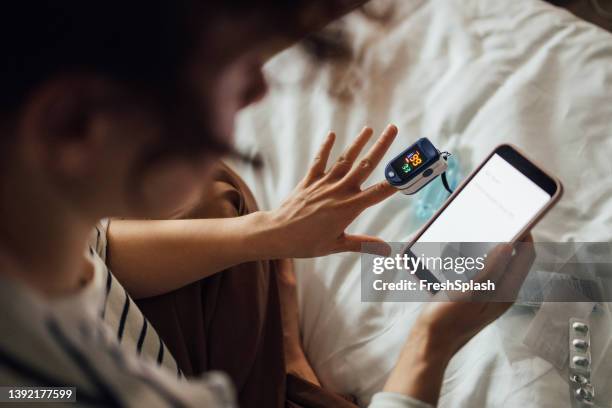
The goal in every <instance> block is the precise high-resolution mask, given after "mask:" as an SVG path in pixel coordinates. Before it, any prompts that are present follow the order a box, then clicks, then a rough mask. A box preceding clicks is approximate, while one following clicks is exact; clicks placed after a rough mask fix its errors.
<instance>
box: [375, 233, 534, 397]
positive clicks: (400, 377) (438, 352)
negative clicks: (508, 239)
mask: <svg viewBox="0 0 612 408" xmlns="http://www.w3.org/2000/svg"><path fill="white" fill-rule="evenodd" d="M514 249H515V254H514V255H512V250H513V247H512V246H511V245H509V244H508V245H500V246H497V247H496V248H495V249H494V250H493V251H491V253H490V254H489V255H488V257H487V262H486V263H485V268H484V270H483V271H482V273H481V276H479V277H478V279H477V280H478V281H485V280H491V281H492V282H494V283H495V291H494V292H493V293H490V294H489V295H488V296H487V297H486V299H485V298H480V299H479V297H480V296H478V295H474V294H467V295H464V296H465V298H464V299H458V300H456V301H452V302H449V301H438V302H431V303H428V304H426V305H425V308H424V310H423V311H422V312H421V314H420V315H419V317H418V319H417V320H416V322H415V324H414V327H413V329H412V331H411V332H410V335H409V336H408V339H407V341H406V344H405V345H404V348H403V350H402V353H401V355H400V358H399V360H398V363H397V365H396V367H395V369H394V370H393V372H392V373H391V376H390V377H389V379H388V381H387V384H386V385H385V391H389V392H396V393H400V394H404V395H408V396H411V397H414V398H416V399H419V400H421V401H424V402H428V403H430V404H434V405H435V404H436V403H437V400H438V396H439V393H440V387H441V385H442V379H443V375H444V370H445V368H446V365H447V364H448V362H449V360H450V359H451V357H452V356H453V355H454V354H455V353H456V352H457V351H458V350H459V349H460V348H461V347H463V345H465V343H467V342H468V341H469V340H470V339H471V338H472V337H474V335H476V334H477V333H478V332H480V331H481V330H482V329H483V328H484V327H486V326H487V325H488V324H489V323H491V322H493V321H494V320H495V319H497V318H498V317H499V316H501V315H502V314H503V313H504V312H506V311H507V310H508V309H509V308H510V306H512V303H513V301H514V300H515V299H516V295H517V293H518V291H519V289H520V288H521V285H522V283H523V281H524V279H525V276H526V275H527V273H528V272H529V269H530V268H531V265H532V263H533V261H534V259H535V250H534V247H533V240H532V238H531V235H528V236H527V237H526V238H525V239H524V240H523V241H522V242H519V243H518V244H517V245H516V246H515V248H514ZM455 299H456V298H455Z"/></svg>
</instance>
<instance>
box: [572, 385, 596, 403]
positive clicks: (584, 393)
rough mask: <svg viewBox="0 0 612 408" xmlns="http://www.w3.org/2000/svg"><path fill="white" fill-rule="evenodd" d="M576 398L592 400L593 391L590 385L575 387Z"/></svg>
mask: <svg viewBox="0 0 612 408" xmlns="http://www.w3.org/2000/svg"><path fill="white" fill-rule="evenodd" d="M576 399H578V400H581V401H593V392H592V391H591V390H590V387H580V388H578V389H576Z"/></svg>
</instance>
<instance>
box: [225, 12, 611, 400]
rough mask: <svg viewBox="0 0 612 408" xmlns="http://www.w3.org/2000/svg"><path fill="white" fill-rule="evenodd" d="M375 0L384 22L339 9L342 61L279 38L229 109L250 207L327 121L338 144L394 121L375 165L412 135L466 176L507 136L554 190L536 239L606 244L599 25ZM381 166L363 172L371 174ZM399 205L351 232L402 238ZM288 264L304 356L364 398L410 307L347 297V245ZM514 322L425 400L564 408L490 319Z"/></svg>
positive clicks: (488, 338) (350, 290)
mask: <svg viewBox="0 0 612 408" xmlns="http://www.w3.org/2000/svg"><path fill="white" fill-rule="evenodd" d="M375 1H376V2H377V3H379V5H381V6H384V5H386V4H393V3H394V6H395V8H396V13H395V17H394V18H393V21H391V22H388V23H386V24H384V25H381V24H378V23H376V22H372V21H369V20H367V19H365V18H364V17H363V16H362V15H360V14H358V13H357V14H352V15H350V16H348V17H347V18H346V19H345V21H346V23H347V29H348V30H349V31H350V32H351V38H352V40H351V43H352V47H353V50H354V51H355V56H356V58H355V61H354V62H352V63H350V64H348V65H347V64H324V65H318V64H316V63H312V61H311V60H309V59H308V58H307V57H305V56H304V54H303V53H302V52H301V50H300V49H298V48H293V49H290V50H288V51H286V52H284V53H283V54H281V55H280V56H278V57H276V58H275V59H274V60H272V61H271V62H270V63H269V64H268V65H267V66H266V75H267V77H268V78H269V79H270V82H271V83H272V85H271V89H270V93H269V95H268V96H267V97H266V98H265V99H264V100H263V101H262V102H261V103H259V104H258V105H256V106H254V107H251V108H249V109H247V110H246V111H244V112H243V113H242V114H241V115H240V117H239V120H238V121H237V135H236V138H237V142H238V144H239V145H241V146H242V147H243V148H244V149H246V150H250V151H252V152H258V153H260V154H261V155H262V158H263V159H264V163H265V167H264V169H263V170H261V171H255V170H253V169H251V168H248V167H245V166H243V165H241V164H235V167H237V168H238V171H239V172H240V173H241V174H242V175H243V177H244V178H245V179H246V181H247V182H248V183H249V185H250V186H251V187H252V189H253V191H254V193H255V196H256V198H257V199H258V200H259V203H260V205H261V207H263V208H274V207H276V206H277V205H278V204H279V203H280V201H281V200H282V199H283V198H284V197H286V196H287V195H288V194H289V192H290V191H291V189H292V188H293V187H294V186H295V185H296V184H297V182H298V181H299V180H300V179H301V177H302V176H303V174H304V172H305V171H306V169H307V167H308V165H309V163H310V161H311V159H312V158H313V156H314V154H315V152H316V150H317V148H318V146H319V144H320V143H321V141H322V140H323V138H324V136H325V135H326V133H327V131H328V130H330V129H333V130H335V131H336V132H337V135H338V138H337V145H336V147H335V148H334V151H333V154H334V155H337V154H338V153H339V152H340V150H341V148H343V147H344V146H346V144H347V143H348V142H349V141H350V140H351V139H352V138H353V137H354V135H356V133H357V132H358V130H359V129H360V128H361V127H362V126H364V125H366V124H367V125H370V126H373V127H374V128H375V129H376V130H382V128H383V127H384V126H385V125H386V124H387V123H388V122H394V123H396V124H397V125H398V127H399V129H400V136H399V137H398V140H397V141H396V143H395V145H394V146H393V147H392V149H391V151H390V152H389V154H388V155H387V157H386V158H385V159H384V161H383V162H386V161H387V160H389V159H390V158H391V157H392V156H393V155H395V154H397V153H398V152H399V151H400V150H401V149H402V148H403V147H405V146H406V145H408V144H410V143H412V142H413V141H414V140H415V139H416V138H418V137H421V136H427V137H429V138H430V139H432V141H434V143H435V144H436V145H438V146H440V147H442V148H444V149H447V150H449V151H452V152H453V153H455V154H456V155H457V157H458V159H459V162H460V165H461V168H462V169H463V172H464V174H466V173H467V172H469V171H470V170H471V169H472V168H473V166H475V165H476V164H477V163H478V162H479V161H480V160H482V159H483V158H484V156H485V155H486V154H487V153H488V152H489V151H491V150H492V149H493V147H494V146H496V145H497V144H499V143H500V142H510V143H514V144H516V145H518V146H519V147H521V148H522V149H524V150H525V151H526V152H528V154H529V155H530V156H531V157H533V158H534V159H535V160H536V161H538V162H540V163H542V164H543V165H544V166H545V167H546V168H547V169H548V170H550V171H551V172H553V173H554V174H556V175H558V176H559V177H560V178H561V180H562V181H563V183H564V185H565V195H564V197H563V200H562V201H561V202H560V203H559V204H558V205H557V206H556V208H555V209H554V210H553V211H552V212H551V213H550V214H549V215H548V216H547V217H546V218H545V219H544V220H543V221H542V222H541V223H540V224H539V225H538V227H537V229H536V231H535V235H536V238H538V239H543V240H552V241H567V240H576V241H581V240H583V241H598V240H602V241H608V240H610V238H611V236H612V181H611V176H612V36H611V35H610V34H609V33H607V32H605V31H603V30H600V29H598V28H596V27H594V26H592V25H590V24H588V23H585V22H583V21H580V20H578V19H577V18H575V17H573V16H572V15H570V14H569V13H567V12H565V11H564V10H560V9H556V8H554V7H552V6H551V5H549V4H547V3H544V2H541V1H538V0H513V1H508V0H432V1H408V0H396V1H395V2H388V1H387V2H385V1H384V0H375ZM382 166H383V165H382V164H381V165H380V166H379V169H377V171H375V172H374V174H373V176H372V177H371V179H370V180H369V182H370V183H374V182H376V181H378V180H380V179H382V177H383V174H382V170H383V169H382ZM413 202H414V199H413V198H409V197H406V196H403V195H400V194H398V195H396V196H394V197H393V198H391V199H389V200H388V201H386V202H385V203H383V204H381V205H379V206H377V207H375V208H372V209H369V210H367V211H366V212H365V213H364V214H363V215H362V216H361V217H360V218H359V219H358V220H357V221H356V222H355V223H354V224H353V225H352V226H351V227H350V231H353V232H357V231H358V232H362V233H369V234H378V235H380V236H381V237H383V238H384V239H386V240H389V241H393V240H401V239H402V238H405V237H406V236H407V235H409V234H411V233H413V232H414V230H415V228H416V226H417V224H416V221H415V219H414V216H413ZM296 265H297V271H298V281H299V296H300V307H301V313H302V316H301V325H302V329H303V333H304V343H305V347H306V351H307V354H308V357H309V358H310V361H311V363H312V364H313V366H314V368H315V370H316V371H317V373H318V374H319V375H320V376H321V379H322V380H323V382H324V383H325V384H326V385H327V386H329V387H332V388H334V389H336V390H338V391H342V392H345V393H351V394H353V395H356V396H357V397H358V398H359V401H360V402H361V403H363V404H366V403H367V402H368V401H369V399H370V398H371V396H372V394H373V393H374V392H376V391H378V390H379V389H380V388H381V387H382V384H383V383H384V380H385V378H386V376H387V375H388V373H389V371H390V370H391V368H392V366H393V364H394V362H395V358H396V356H397V354H398V352H399V349H400V346H401V344H402V342H403V340H404V338H405V336H406V334H407V333H408V331H409V330H410V326H411V324H412V322H413V321H414V318H415V312H416V310H417V309H418V308H419V307H420V305H419V304H416V303H385V304H377V303H361V301H360V271H359V256H358V255H354V254H344V255H334V256H328V257H324V258H320V259H314V260H299V261H297V262H296ZM513 319H515V320H517V322H519V323H517V324H518V326H516V325H515V326H512V321H513ZM521 319H522V320H521ZM523 320H525V316H522V315H521V314H520V313H518V314H512V313H511V314H510V315H508V316H506V317H505V319H504V322H503V324H502V323H498V324H496V325H492V326H490V327H488V328H487V329H486V330H485V331H484V332H483V333H481V334H479V335H478V336H477V337H476V338H475V339H473V340H472V341H471V342H470V343H469V344H468V345H467V346H466V347H465V348H464V349H463V350H461V352H460V353H459V354H458V355H457V356H456V357H455V358H454V359H453V361H452V362H451V364H450V366H449V368H448V370H447V372H446V376H445V381H444V386H443V391H442V397H441V399H440V406H449V407H450V406H452V407H477V406H495V407H500V406H507V407H516V406H524V407H530V406H538V407H542V406H547V407H564V406H569V400H568V397H567V396H568V394H567V392H568V391H567V385H566V383H565V381H564V379H563V377H562V376H561V375H560V374H558V373H557V371H556V370H554V369H552V368H551V365H550V364H549V363H547V362H545V361H544V360H542V359H539V358H537V357H534V356H533V354H531V353H530V351H529V350H528V349H527V348H526V347H525V346H524V345H522V343H521V341H522V336H521V335H517V334H516V332H514V333H513V330H505V329H504V327H525V326H524V325H525V324H526V323H525V322H524V321H523ZM508 324H510V326H508ZM521 325H522V326H521ZM508 350H510V351H511V353H512V355H513V356H514V358H512V359H510V358H509V357H508ZM516 356H519V357H518V358H517V357H516Z"/></svg>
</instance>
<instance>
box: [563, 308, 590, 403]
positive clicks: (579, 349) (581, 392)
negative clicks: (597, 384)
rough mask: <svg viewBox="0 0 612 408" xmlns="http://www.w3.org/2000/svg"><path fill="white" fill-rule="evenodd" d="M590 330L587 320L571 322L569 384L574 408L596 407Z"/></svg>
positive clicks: (574, 319)
mask: <svg viewBox="0 0 612 408" xmlns="http://www.w3.org/2000/svg"><path fill="white" fill-rule="evenodd" d="M590 330H591V329H590V327H589V323H588V321H587V320H585V319H576V318H572V319H570V320H569V383H570V394H571V395H570V400H571V401H572V407H573V408H583V407H594V405H593V400H594V399H595V390H594V389H593V385H592V384H591V333H590Z"/></svg>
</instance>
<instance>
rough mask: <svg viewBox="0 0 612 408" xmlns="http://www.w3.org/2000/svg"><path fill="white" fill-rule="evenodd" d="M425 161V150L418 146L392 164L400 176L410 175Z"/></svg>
mask: <svg viewBox="0 0 612 408" xmlns="http://www.w3.org/2000/svg"><path fill="white" fill-rule="evenodd" d="M425 161H426V158H425V156H423V152H421V151H420V150H419V149H418V148H417V147H414V148H412V149H410V150H408V151H407V152H406V153H405V154H403V155H402V156H401V157H399V158H398V159H397V160H395V161H394V162H393V163H391V165H392V166H393V168H394V169H395V172H396V173H397V175H398V176H400V177H409V176H410V174H411V173H412V172H414V171H415V170H416V169H418V168H419V167H421V166H422V165H423V164H424V163H425Z"/></svg>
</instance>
